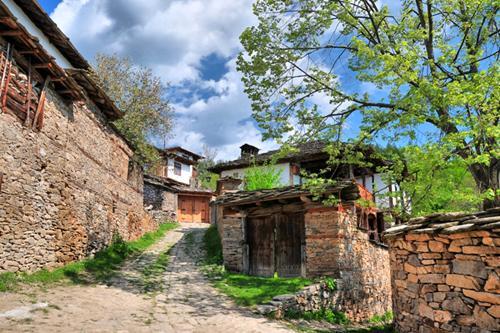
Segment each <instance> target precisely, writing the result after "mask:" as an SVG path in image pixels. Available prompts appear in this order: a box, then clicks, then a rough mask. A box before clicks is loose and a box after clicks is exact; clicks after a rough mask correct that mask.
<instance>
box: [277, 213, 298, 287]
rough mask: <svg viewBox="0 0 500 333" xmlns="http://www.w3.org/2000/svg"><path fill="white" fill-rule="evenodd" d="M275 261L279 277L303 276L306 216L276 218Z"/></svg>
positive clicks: (290, 215)
mask: <svg viewBox="0 0 500 333" xmlns="http://www.w3.org/2000/svg"><path fill="white" fill-rule="evenodd" d="M275 237H276V240H275V260H276V272H277V273H278V276H279V277H293V276H300V275H301V268H302V251H301V248H302V247H301V246H302V243H303V242H304V237H305V235H304V214H303V213H295V214H283V215H277V216H276V236H275Z"/></svg>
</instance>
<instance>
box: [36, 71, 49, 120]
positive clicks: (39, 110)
mask: <svg viewBox="0 0 500 333" xmlns="http://www.w3.org/2000/svg"><path fill="white" fill-rule="evenodd" d="M49 83H50V76H47V78H46V79H45V82H44V83H43V88H42V91H41V93H40V99H39V100H38V106H37V108H36V113H35V118H34V119H33V125H32V128H33V129H34V128H38V129H39V130H40V129H42V126H43V113H44V106H45V95H46V94H47V89H48V86H49Z"/></svg>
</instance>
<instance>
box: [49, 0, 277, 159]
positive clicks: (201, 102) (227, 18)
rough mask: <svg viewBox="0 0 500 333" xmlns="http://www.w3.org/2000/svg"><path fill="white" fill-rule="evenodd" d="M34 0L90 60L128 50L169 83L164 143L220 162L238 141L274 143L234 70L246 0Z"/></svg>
mask: <svg viewBox="0 0 500 333" xmlns="http://www.w3.org/2000/svg"><path fill="white" fill-rule="evenodd" d="M39 2H40V4H41V5H42V6H43V7H44V9H45V10H46V11H47V12H48V13H49V14H50V15H51V17H52V19H53V20H54V21H55V22H56V23H57V24H58V26H59V27H60V28H61V30H62V31H63V32H64V33H65V34H66V35H67V36H68V37H69V38H70V39H71V41H72V42H73V44H74V45H75V46H76V47H77V48H78V50H79V51H80V52H81V53H82V54H83V55H84V56H85V57H86V58H87V59H88V60H89V61H91V62H92V60H93V58H94V57H95V54H96V53H108V54H111V53H117V54H118V55H121V56H128V57H130V58H131V59H132V60H133V61H134V62H135V63H137V64H140V65H144V66H147V67H150V68H151V69H152V70H153V71H154V73H155V74H156V75H158V76H160V77H161V78H162V79H163V80H164V82H165V83H169V86H170V90H169V91H170V92H169V98H170V100H171V102H172V103H173V104H174V108H175V110H176V119H175V127H174V131H173V132H174V133H173V137H171V138H169V139H167V140H166V145H167V146H172V145H181V146H183V147H185V148H187V149H190V150H193V151H195V152H198V153H203V148H204V146H209V147H211V148H215V149H216V150H217V152H218V156H217V157H218V158H219V159H226V160H227V159H233V158H236V157H238V155H239V146H240V145H242V144H243V143H250V144H253V145H255V146H257V147H259V148H261V149H262V150H263V151H266V150H269V149H274V148H276V147H277V145H276V144H275V143H274V142H262V137H261V133H260V130H259V128H258V126H257V124H256V123H255V121H253V119H252V118H251V108H250V103H249V100H248V98H247V97H246V95H245V94H244V92H243V85H242V83H241V80H240V78H241V76H240V74H239V73H238V72H237V71H236V63H235V60H236V56H237V54H238V53H239V52H240V51H241V45H240V43H239V36H240V34H241V32H242V31H243V29H245V28H246V27H248V26H250V25H253V24H254V23H255V22H256V19H255V17H254V16H253V14H252V6H251V5H252V2H253V0H232V1H230V2H227V1H221V0H169V1H165V0H148V1H144V0H39ZM164 141H165V140H161V139H160V140H158V141H157V142H155V143H156V144H158V145H162V144H163V142H164Z"/></svg>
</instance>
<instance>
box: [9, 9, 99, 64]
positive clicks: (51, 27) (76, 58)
mask: <svg viewBox="0 0 500 333" xmlns="http://www.w3.org/2000/svg"><path fill="white" fill-rule="evenodd" d="M14 2H15V3H16V4H17V5H18V6H19V7H20V8H21V9H22V10H23V11H24V13H25V14H26V15H27V16H28V17H29V18H30V20H31V21H32V22H33V23H35V25H36V26H37V27H38V28H39V29H40V30H41V31H42V32H43V34H44V35H46V36H47V38H48V39H49V40H50V42H51V43H52V44H54V45H55V46H56V47H57V48H58V49H59V51H60V52H61V53H62V54H63V55H64V57H65V58H66V59H68V61H69V62H70V63H71V64H72V65H73V66H74V67H75V68H84V69H89V68H90V64H89V63H88V62H87V60H85V58H84V57H83V56H82V55H81V54H80V52H78V50H77V49H76V47H75V46H74V45H73V44H72V43H71V41H70V40H69V38H68V37H67V36H66V35H65V34H64V33H63V32H62V31H61V29H59V27H58V26H57V24H56V23H55V22H54V21H53V20H52V19H51V18H50V16H49V15H48V14H47V13H46V12H45V10H44V9H43V8H42V6H41V5H40V4H39V3H38V1H36V0H14Z"/></svg>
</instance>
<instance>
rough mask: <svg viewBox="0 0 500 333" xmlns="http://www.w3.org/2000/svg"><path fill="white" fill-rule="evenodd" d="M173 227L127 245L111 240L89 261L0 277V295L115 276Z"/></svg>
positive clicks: (164, 227)
mask: <svg viewBox="0 0 500 333" xmlns="http://www.w3.org/2000/svg"><path fill="white" fill-rule="evenodd" d="M177 226H178V224H176V223H164V224H161V225H160V227H159V228H158V230H156V231H154V232H149V233H146V234H144V235H143V236H142V237H141V238H139V239H137V240H135V241H131V242H125V241H123V240H122V239H121V238H120V237H114V239H113V242H112V244H111V245H110V246H109V247H107V248H106V249H103V250H101V251H99V252H97V253H96V254H95V255H94V257H93V258H89V259H85V260H82V261H78V262H73V263H70V264H67V265H65V266H63V267H60V268H57V269H54V270H40V271H38V272H35V273H32V274H27V273H19V274H15V273H3V274H0V292H2V291H12V290H15V289H16V288H17V287H19V286H20V285H21V284H41V285H48V284H52V283H56V282H61V281H64V280H68V281H71V282H73V283H91V282H103V281H106V280H108V279H109V278H111V277H112V276H114V275H115V274H116V270H117V268H118V267H119V266H120V265H121V264H122V263H123V261H125V259H127V258H128V257H130V256H132V255H138V254H140V253H141V252H143V251H144V250H146V249H147V248H148V247H149V246H151V245H152V244H154V243H155V242H156V241H158V240H159V239H160V238H162V237H163V236H164V235H165V233H166V232H167V231H169V230H172V229H174V228H176V227H177Z"/></svg>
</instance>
